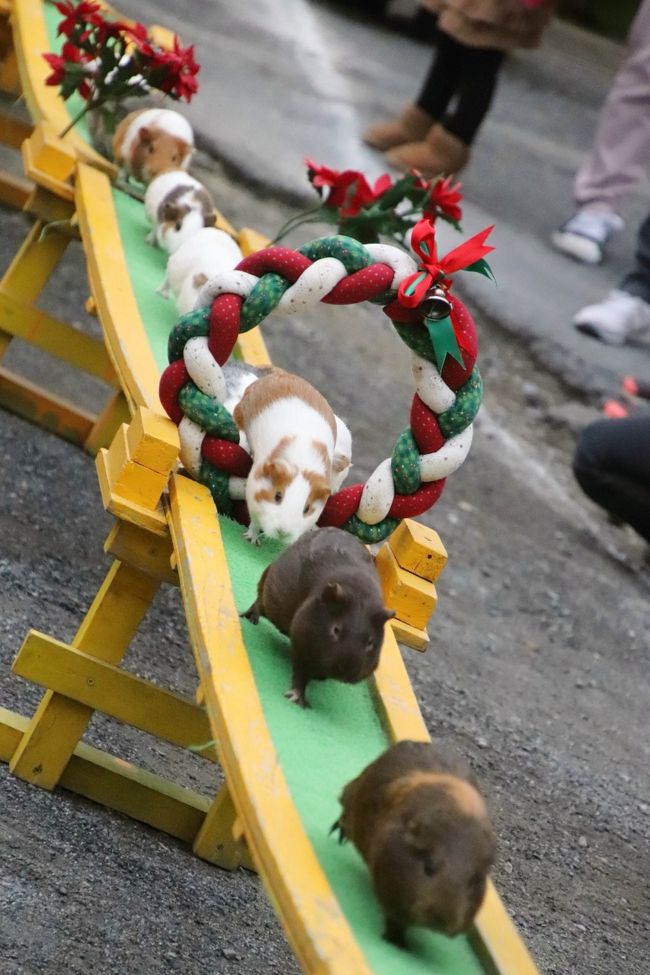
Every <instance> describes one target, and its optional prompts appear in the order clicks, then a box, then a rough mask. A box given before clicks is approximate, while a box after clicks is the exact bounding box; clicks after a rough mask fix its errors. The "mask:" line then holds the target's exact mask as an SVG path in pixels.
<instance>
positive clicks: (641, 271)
mask: <svg viewBox="0 0 650 975" xmlns="http://www.w3.org/2000/svg"><path fill="white" fill-rule="evenodd" d="M634 256H635V258H636V267H635V268H634V270H633V271H631V272H630V273H629V274H628V275H627V276H626V277H625V279H624V280H623V282H622V284H621V289H622V290H623V291H627V292H628V293H629V294H631V295H636V297H637V298H642V299H643V300H644V301H647V302H649V303H650V214H648V216H647V217H646V218H645V220H644V221H643V223H642V224H641V226H640V227H639V233H638V235H637V239H636V252H635V255H634Z"/></svg>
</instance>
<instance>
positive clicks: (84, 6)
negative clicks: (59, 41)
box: [54, 0, 105, 37]
mask: <svg viewBox="0 0 650 975" xmlns="http://www.w3.org/2000/svg"><path fill="white" fill-rule="evenodd" d="M54 6H55V7H56V9H57V10H58V11H59V12H60V13H62V14H63V20H62V21H61V23H60V24H59V26H58V28H57V31H56V32H57V34H64V35H65V36H66V37H70V35H71V34H72V33H73V31H74V29H75V27H78V26H79V24H81V23H83V22H84V21H86V22H87V23H89V24H92V25H93V26H95V27H99V26H100V24H102V23H105V20H104V17H103V16H102V12H101V7H100V5H99V4H98V3H95V2H94V0H81V3H72V0H59V2H58V3H55V5H54Z"/></svg>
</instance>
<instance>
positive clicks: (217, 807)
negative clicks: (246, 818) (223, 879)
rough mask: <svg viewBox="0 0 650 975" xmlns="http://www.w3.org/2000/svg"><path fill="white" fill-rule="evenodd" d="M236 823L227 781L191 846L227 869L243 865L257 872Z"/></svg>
mask: <svg viewBox="0 0 650 975" xmlns="http://www.w3.org/2000/svg"><path fill="white" fill-rule="evenodd" d="M237 821H238V820H237V810H236V809H235V806H234V803H233V801H232V796H231V795H230V791H229V789H228V786H227V785H226V783H225V782H224V784H223V785H222V786H221V788H220V789H219V792H218V793H217V796H216V798H215V800H214V802H213V803H212V805H211V806H210V808H209V810H208V812H207V813H206V817H205V820H204V821H203V825H202V826H201V828H200V829H199V831H198V833H197V834H196V838H195V840H194V843H193V844H192V849H193V850H194V852H195V853H196V855H197V856H198V857H201V859H202V860H208V861H209V862H210V863H214V864H216V865H217V866H218V867H223V869H224V870H234V869H235V868H236V867H240V866H242V867H246V868H247V869H248V870H254V869H255V868H254V866H253V862H252V860H251V858H250V855H249V853H248V849H247V848H246V845H245V843H244V841H243V838H242V837H241V836H240V835H239V832H238V831H237V829H236V823H237Z"/></svg>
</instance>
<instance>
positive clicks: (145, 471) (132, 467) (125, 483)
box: [107, 423, 167, 510]
mask: <svg viewBox="0 0 650 975" xmlns="http://www.w3.org/2000/svg"><path fill="white" fill-rule="evenodd" d="M127 429H128V427H127V425H126V423H123V424H122V425H121V426H120V427H119V428H118V430H117V433H116V434H115V436H114V438H113V441H112V443H111V445H110V447H109V448H108V454H107V461H108V473H109V477H110V483H111V492H112V493H113V494H117V495H119V496H120V497H121V498H124V500H125V501H133V502H134V503H135V504H137V505H139V506H140V507H143V508H149V509H152V510H154V509H155V508H156V507H157V505H158V502H159V501H160V496H161V495H162V493H163V491H164V490H165V487H166V485H167V474H160V473H159V472H158V471H151V470H149V468H148V467H143V466H142V465H141V464H137V463H136V462H135V461H134V460H132V459H131V456H130V454H129V444H128V440H127Z"/></svg>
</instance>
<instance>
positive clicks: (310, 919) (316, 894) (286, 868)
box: [170, 474, 368, 975]
mask: <svg viewBox="0 0 650 975" xmlns="http://www.w3.org/2000/svg"><path fill="white" fill-rule="evenodd" d="M170 528H171V532H172V538H173V541H174V548H175V550H176V552H177V553H178V569H179V577H180V580H181V590H182V593H183V601H184V605H185V611H186V616H187V621H188V627H189V632H190V636H191V640H192V647H193V649H194V657H195V661H196V666H197V669H198V672H199V676H200V678H201V681H202V683H203V686H204V688H205V692H206V702H207V707H208V714H209V717H210V723H211V726H212V730H213V734H214V737H215V739H216V741H217V753H218V755H219V760H220V762H221V765H222V767H223V769H224V772H225V775H226V782H227V783H228V788H229V789H230V792H231V795H232V797H233V800H234V803H235V806H236V808H237V811H238V813H239V815H240V817H241V819H242V822H243V824H244V829H245V835H246V840H247V843H248V848H249V850H250V853H251V856H252V858H253V861H254V863H255V865H256V867H257V868H258V871H259V873H260V876H261V878H262V881H263V882H264V884H265V886H266V887H267V889H268V891H269V893H270V896H271V897H272V899H273V902H274V904H275V905H276V909H277V912H278V914H279V917H280V919H281V921H282V924H283V926H284V929H285V931H286V934H287V937H288V939H289V941H290V943H291V945H292V948H293V950H294V952H295V954H296V956H297V957H298V960H299V962H300V963H301V964H302V966H303V969H304V970H305V971H307V972H319V973H330V975H350V973H352V972H354V973H355V975H366V973H368V968H367V965H366V962H365V959H364V958H363V956H362V954H361V952H360V950H359V948H358V946H357V944H356V942H355V940H354V937H353V935H352V932H351V931H350V928H349V926H348V924H347V921H346V919H345V917H344V916H343V914H342V913H341V909H340V907H339V905H338V902H337V901H336V898H335V897H334V895H333V893H332V891H331V888H330V886H329V884H328V882H327V879H326V877H325V875H324V873H323V871H322V869H321V867H320V864H319V863H318V860H317V859H316V856H315V854H314V851H313V849H312V847H311V844H310V843H309V840H308V839H307V837H306V835H305V833H304V830H303V827H302V823H301V821H300V818H299V816H298V814H297V812H296V809H295V807H294V805H293V803H292V801H291V797H290V795H289V792H288V789H287V784H286V781H285V779H284V776H283V774H282V768H281V766H280V764H279V762H278V756H277V754H276V753H275V749H274V748H273V744H272V742H271V740H270V737H269V734H268V730H267V728H266V724H265V721H264V715H263V712H262V708H261V704H260V700H259V697H258V694H257V690H256V687H255V680H254V678H253V674H252V671H251V667H250V663H249V661H248V656H247V654H246V649H245V646H244V644H243V642H242V636H241V629H240V624H239V617H238V614H237V607H236V605H235V601H234V598H233V593H232V589H231V586H230V581H229V576H228V567H227V562H226V556H225V552H224V549H223V543H222V539H221V534H220V530H219V523H218V521H217V519H216V518H215V516H214V503H213V501H212V497H211V495H210V492H209V491H208V489H207V488H206V487H204V486H203V485H200V484H198V483H196V482H195V481H191V480H190V479H189V478H187V477H183V476H181V475H178V474H173V475H172V480H171V488H170Z"/></svg>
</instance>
